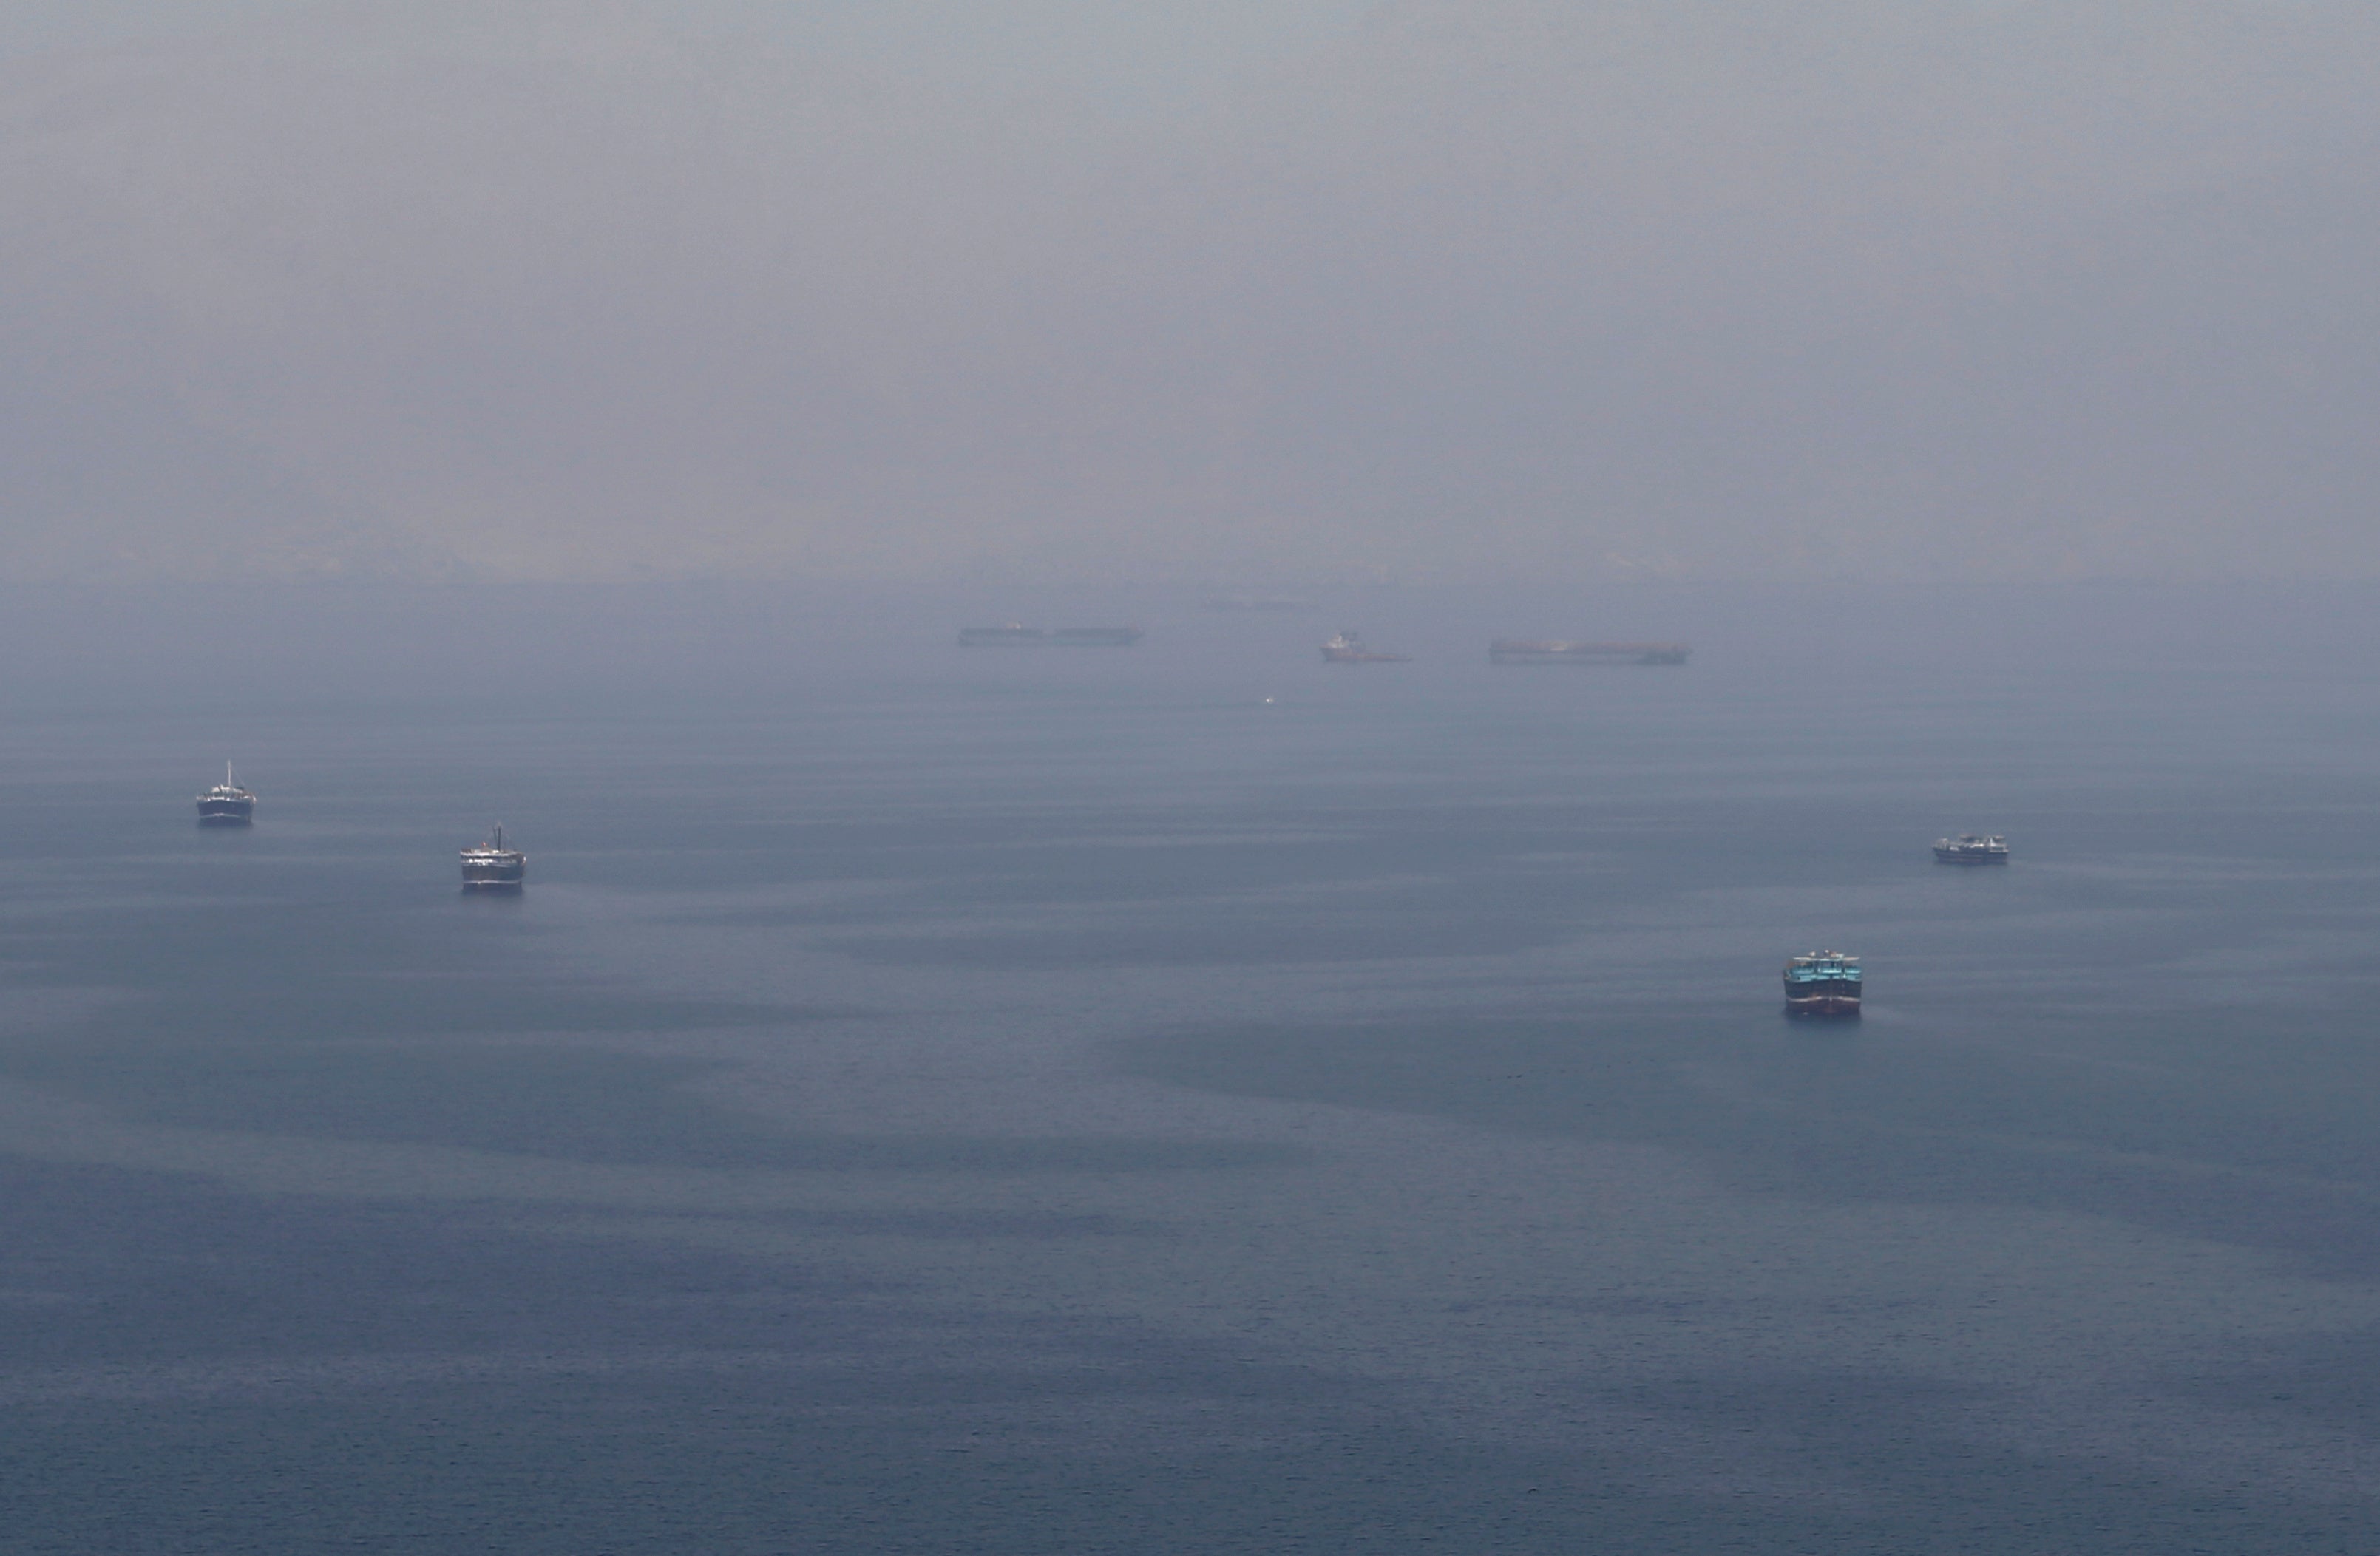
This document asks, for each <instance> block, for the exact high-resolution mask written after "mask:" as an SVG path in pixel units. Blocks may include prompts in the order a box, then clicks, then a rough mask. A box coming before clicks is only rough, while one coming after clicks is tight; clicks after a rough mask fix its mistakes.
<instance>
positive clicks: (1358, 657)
mask: <svg viewBox="0 0 2380 1556" xmlns="http://www.w3.org/2000/svg"><path fill="white" fill-rule="evenodd" d="M1322 657H1323V661H1324V662H1325V663H1327V664H1333V665H1402V664H1408V663H1410V662H1411V661H1412V659H1413V656H1412V655H1410V654H1359V653H1351V652H1349V651H1348V650H1346V649H1343V648H1339V649H1332V648H1325V649H1324V650H1323V651H1322Z"/></svg>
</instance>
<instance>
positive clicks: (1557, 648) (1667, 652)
mask: <svg viewBox="0 0 2380 1556" xmlns="http://www.w3.org/2000/svg"><path fill="white" fill-rule="evenodd" d="M1692 652H1694V650H1693V649H1691V648H1690V647H1688V646H1687V645H1685V644H1682V643H1573V642H1571V641H1569V640H1568V639H1565V638H1542V637H1500V638H1498V639H1496V641H1495V642H1493V643H1490V644H1489V645H1488V663H1489V664H1491V665H1682V664H1684V663H1685V662H1686V656H1687V655H1688V654H1690V653H1692Z"/></svg>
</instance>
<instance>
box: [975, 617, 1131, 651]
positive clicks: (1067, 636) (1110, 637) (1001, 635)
mask: <svg viewBox="0 0 2380 1556" xmlns="http://www.w3.org/2000/svg"><path fill="white" fill-rule="evenodd" d="M1146 635H1147V634H1146V633H1143V632H1142V631H1141V630H1140V629H1139V628H1138V627H1059V628H1056V629H1054V630H1053V629H1050V628H1045V627H1028V626H1026V625H1024V624H1023V623H1021V622H1017V621H1011V622H1009V623H1008V624H1007V625H1006V626H1004V627H961V628H960V629H959V646H960V647H962V648H1129V647H1131V646H1132V645H1134V644H1135V643H1138V642H1139V641H1140V640H1141V639H1142V637H1144V636H1146Z"/></svg>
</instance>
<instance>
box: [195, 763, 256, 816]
mask: <svg viewBox="0 0 2380 1556" xmlns="http://www.w3.org/2000/svg"><path fill="white" fill-rule="evenodd" d="M255 819H256V796H255V795H253V794H251V793H249V791H248V790H245V789H242V788H241V787H240V786H239V779H238V778H235V777H233V776H232V770H231V764H230V763H228V762H226V763H225V764H224V780H223V781H222V782H221V783H219V784H216V785H215V786H214V787H213V788H212V789H210V790H207V791H206V792H205V793H203V794H201V795H200V796H199V825H200V826H248V825H249V823H250V822H253V821H254V820H255Z"/></svg>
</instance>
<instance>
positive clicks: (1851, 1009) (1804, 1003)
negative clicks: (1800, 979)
mask: <svg viewBox="0 0 2380 1556" xmlns="http://www.w3.org/2000/svg"><path fill="white" fill-rule="evenodd" d="M1859 1013H1860V996H1859V995H1833V994H1828V995H1794V994H1789V995H1786V996H1785V1014H1787V1015H1788V1016H1823V1017H1828V1018H1832V1019H1838V1020H1840V1019H1843V1018H1846V1017H1852V1016H1857V1015H1858V1014H1859Z"/></svg>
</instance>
